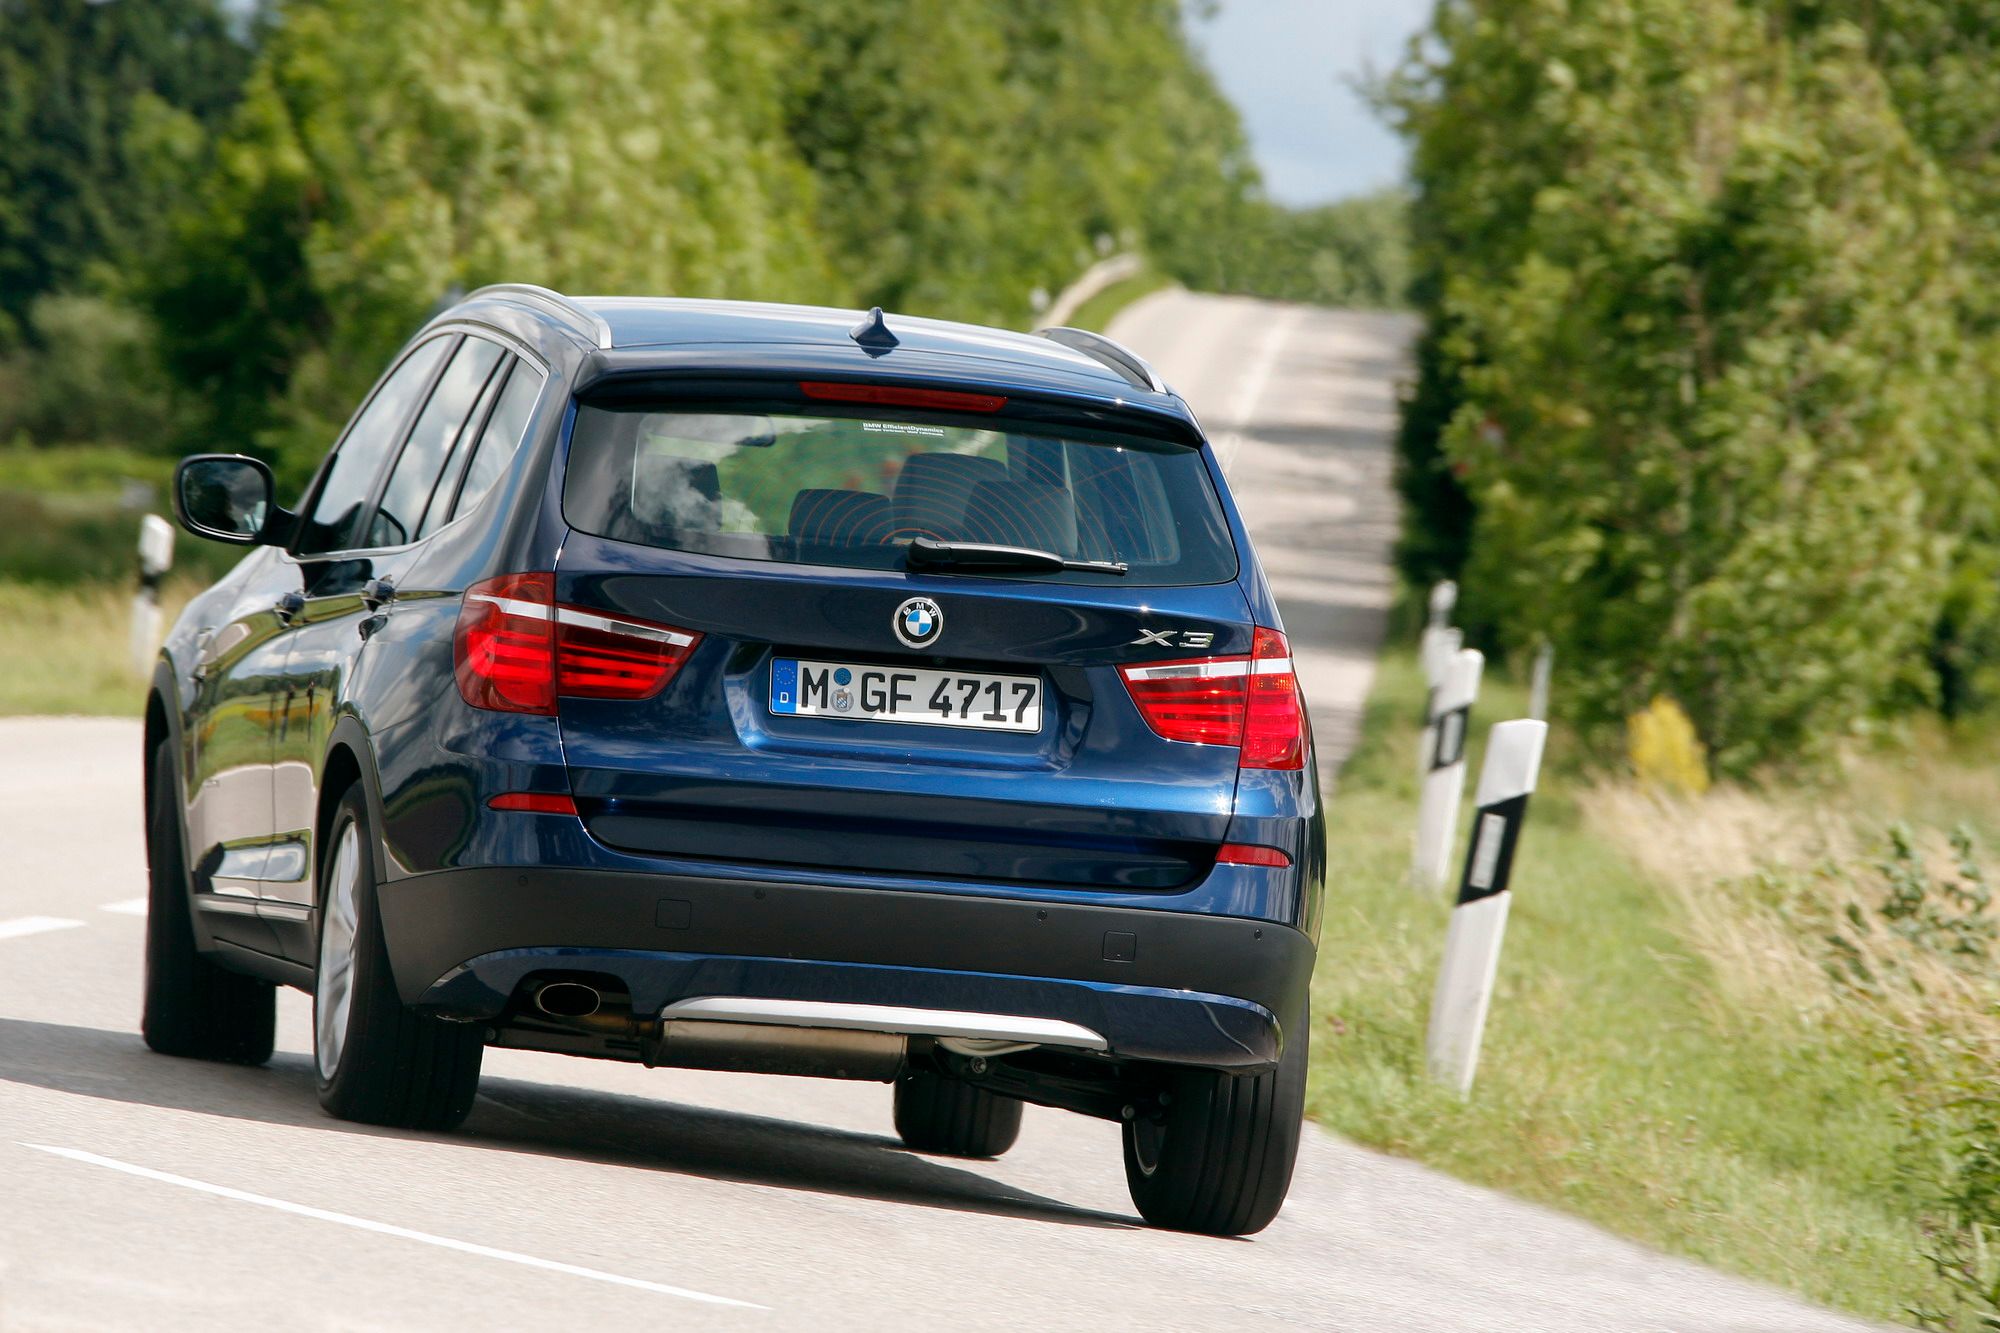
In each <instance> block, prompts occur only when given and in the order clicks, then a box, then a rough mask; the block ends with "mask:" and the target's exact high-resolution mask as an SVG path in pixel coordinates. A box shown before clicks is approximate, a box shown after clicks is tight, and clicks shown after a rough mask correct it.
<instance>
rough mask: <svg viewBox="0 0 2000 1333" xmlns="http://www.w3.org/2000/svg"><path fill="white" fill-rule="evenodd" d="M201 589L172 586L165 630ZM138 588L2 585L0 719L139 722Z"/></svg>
mask: <svg viewBox="0 0 2000 1333" xmlns="http://www.w3.org/2000/svg"><path fill="white" fill-rule="evenodd" d="M197 586H198V585H195V584H192V583H180V584H170V585H169V586H168V588H167V589H166V593H165V596H164V597H163V598H162V599H161V601H162V615H161V625H162V626H163V627H164V626H167V625H171V624H173V621H174V617H175V616H177V615H179V614H180V609H181V607H182V606H184V605H185V604H186V603H187V600H188V598H189V597H190V596H191V595H192V594H193V593H194V591H195V590H196V588H197ZM131 616H132V589H131V588H130V587H119V586H115V585H107V584H81V585H77V586H74V587H48V586H46V585H40V584H31V583H20V582H7V581H0V624H4V625H5V626H7V632H6V633H5V634H0V716H8V717H18V716H22V715H45V714H65V713H86V714H96V715H109V716H128V717H136V716H137V715H138V714H139V712H140V711H141V709H142V708H143V707H144V705H145V682H144V681H143V680H142V679H140V677H139V676H137V675H136V674H135V673H134V672H133V669H132V663H131V648H130V639H129V636H130V634H131V623H132V622H131Z"/></svg>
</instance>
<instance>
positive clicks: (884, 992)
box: [379, 869, 1313, 1065]
mask: <svg viewBox="0 0 2000 1333" xmlns="http://www.w3.org/2000/svg"><path fill="white" fill-rule="evenodd" d="M379 900H380V903H381V909H382V922H383V930H384V933H385V935H386V936H387V943H388V948H389V956H390V959H391V961H392V964H393V966H394V969H395V974H396V982H397V987H398V989H399V990H400V992H401V993H402V996H403V999H404V1000H405V1002H407V1003H410V1004H419V1003H422V1004H427V1005H430V1006H432V1007H436V1008H443V1009H448V1010H450V1011H452V1012H455V1013H456V1014H458V1015H459V1016H462V1017H467V1018H484V1017H491V1016H493V1015H494V1014H497V1013H498V1012H499V1011H500V1009H501V1008H502V1007H503V1006H504V1005H505V1004H506V1002H507V999H508V996H509V994H510V993H511V989H512V987H513V986H514V985H515V984H517V983H518V981H519V980H521V979H523V978H525V977H526V976H527V975H529V974H530V973H531V972H533V971H554V970H565V969H568V970H579V971H590V970H603V971H610V972H613V973H614V974H615V975H618V976H620V977H621V978H622V979H624V980H625V981H626V982H627V984H628V986H630V987H632V990H631V994H632V998H633V1004H634V1009H635V1011H636V1012H639V1013H641V1014H644V1013H645V1012H646V1010H647V1009H648V1007H650V1006H654V1005H657V1004H664V1003H669V1002H671V1001H672V1000H675V999H680V998H686V997H687V996H688V995H694V994H770V995H772V996H774V997H777V998H793V997H795V998H824V999H846V1000H852V1001H854V1002H860V1003H871V1002H879V1003H902V1004H919V1005H921V1004H926V1003H928V1004H929V1005H932V1006H934V1007H967V1008H973V1007H979V1006H980V1005H982V1004H983V1005H986V1006H989V1007H991V1009H992V1011H993V1012H1012V1013H1022V1014H1033V1015H1037V1016H1047V1017H1064V1018H1072V1019H1073V1020H1074V1021H1079V1022H1085V1023H1086V1025H1087V1026H1097V1025H1108V1026H1109V1027H1110V1028H1112V1029H1114V1030H1112V1031H1106V1032H1105V1035H1106V1036H1107V1037H1108V1038H1110V1039H1111V1040H1112V1041H1113V1047H1114V1052H1115V1053H1118V1054H1122V1055H1128V1056H1131V1057H1132V1058H1145V1059H1172V1060H1177V1061H1182V1062H1189V1063H1206V1064H1217V1065H1243V1064H1263V1063H1267V1062H1268V1061H1269V1060H1270V1059H1275V1058H1276V1056H1275V1052H1276V1046H1277V1041H1278V1038H1277V1036H1276V1034H1275V1033H1271V1032H1269V1031H1268V1029H1269V1028H1270V1027H1271V1026H1272V1020H1273V1018H1277V1019H1279V1020H1282V1019H1283V1018H1284V1017H1285V1016H1288V1015H1291V1014H1294V1013H1297V1012H1299V1011H1300V1010H1301V1008H1302V1006H1303V1004H1304V1000H1305V994H1306V988H1307V986H1308V984H1309V982H1310V979H1311V975H1312V966H1313V946H1312V942H1311V941H1310V940H1309V939H1308V938H1307V937H1306V936H1305V935H1303V934H1301V933H1300V932H1298V931H1296V930H1293V929H1291V928H1290V927H1287V926H1281V925H1277V924H1275V923H1272V922H1264V921H1253V920H1245V919H1243V918H1240V917H1220V916H1209V915H1202V914H1195V913H1188V912H1168V911H1160V910H1157V909H1153V910H1149V909H1144V908H1126V907H1099V906H1082V905H1077V904H1070V903H1063V902H1052V901H1035V900H1017V899H1005V898H977V897H970V896H964V895H957V894H943V893H914V892H906V891H897V890H876V889H849V888H828V887H825V886H822V885H810V884H770V883H757V882H748V881H742V880H722V879H703V878H695V877H688V876H664V875H638V874H624V873H617V872H605V871H560V870H547V869H518V870H514V869H483V870H452V871H442V872H439V873H437V874H431V875H420V876H415V877H412V878H409V879H404V880H399V881H395V882H393V883H390V884H386V885H384V886H383V887H382V889H381V891H380V894H379ZM939 974H946V975H939ZM721 987H730V988H732V989H718V988H721ZM947 996H955V997H957V998H956V999H954V1000H947V999H945V998H943V997H947ZM926 997H929V998H928V999H926ZM1246 1002H1247V1003H1246ZM1001 1006H1004V1007H1001ZM654 1011H655V1012H657V1010H654ZM1257 1011H1262V1016H1258V1014H1257ZM1260 1028H1261V1029H1264V1030H1265V1034H1264V1035H1263V1036H1262V1037H1259V1036H1258V1034H1257V1029H1260ZM1204 1029H1205V1030H1206V1035H1202V1030H1204ZM1098 1030H1100V1031H1103V1030H1104V1027H1103V1026H1098ZM1121 1035H1122V1036H1123V1038H1124V1043H1123V1047H1122V1049H1121V1047H1120V1037H1121ZM1187 1047H1192V1048H1198V1049H1183V1048H1187ZM1141 1048H1143V1049H1141Z"/></svg>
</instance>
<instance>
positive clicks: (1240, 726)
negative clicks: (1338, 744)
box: [1119, 628, 1306, 769]
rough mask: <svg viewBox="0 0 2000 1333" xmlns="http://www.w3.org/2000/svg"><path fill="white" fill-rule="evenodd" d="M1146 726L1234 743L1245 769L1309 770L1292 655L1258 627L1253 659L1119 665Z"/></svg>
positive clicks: (1203, 741)
mask: <svg viewBox="0 0 2000 1333" xmlns="http://www.w3.org/2000/svg"><path fill="white" fill-rule="evenodd" d="M1119 674H1120V675H1121V676H1123V677H1124V678H1125V689H1126V691H1127V692H1128V693H1129V694H1131V696H1132V702H1133V703H1134V704H1135V705H1137V706H1138V709H1139V713H1140V715H1141V716H1143V717H1144V718H1145V719H1146V725H1147V726H1149V727H1151V728H1152V729H1153V731H1154V732H1155V733H1157V734H1158V735H1160V736H1164V737H1165V738H1166V739H1168V740H1170V741H1187V742H1191V743H1193V744H1196V745H1234V746H1237V747H1238V748H1239V757H1238V759H1237V766H1238V767H1239V768H1276V769H1296V768H1302V767H1304V765H1305V748H1306V747H1305V716H1304V713H1303V711H1302V710H1301V709H1300V707H1299V685H1298V677H1297V675H1296V674H1295V673H1294V672H1293V670H1292V650H1291V647H1290V645H1288V644H1287V643H1286V642H1285V636H1284V635H1282V634H1280V633H1279V632H1278V631H1277V630H1274V629H1261V628H1260V629H1259V630H1257V632H1256V634H1255V635H1254V636H1253V638H1252V640H1251V644H1250V654H1249V656H1247V657H1244V656H1232V657H1200V658H1190V659H1186V660H1182V661H1174V662H1147V663H1145V664H1144V665H1141V666H1129V667H1120V668H1119Z"/></svg>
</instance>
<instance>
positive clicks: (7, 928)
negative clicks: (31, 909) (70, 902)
mask: <svg viewBox="0 0 2000 1333" xmlns="http://www.w3.org/2000/svg"><path fill="white" fill-rule="evenodd" d="M82 924H83V922H81V921H72V920H70V919H69V918H68V917H66V916H17V917H15V918H14V919H13V920H12V921H0V940H13V939H19V938H20V937H21V936H23V935H39V934H41V933H42V932H43V931H45V930H68V929H69V928H70V927H71V926H80V925H82Z"/></svg>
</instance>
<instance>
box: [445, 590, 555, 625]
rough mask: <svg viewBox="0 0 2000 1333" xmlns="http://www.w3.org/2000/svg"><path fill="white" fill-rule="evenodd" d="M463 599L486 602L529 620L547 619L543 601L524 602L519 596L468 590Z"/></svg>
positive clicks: (547, 611) (547, 613)
mask: <svg viewBox="0 0 2000 1333" xmlns="http://www.w3.org/2000/svg"><path fill="white" fill-rule="evenodd" d="M465 600H466V601H468V602H486V603H488V604H490V605H492V606H497V607H499V608H500V609H501V610H502V611H504V612H506V613H507V614H508V615H510V616H523V617H526V618H527V619H529V620H547V619H548V618H549V608H548V606H547V605H546V604H545V603H542V602H525V601H522V600H521V599H520V598H519V597H495V596H494V595H493V594H492V593H490V592H469V593H467V594H465Z"/></svg>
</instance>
